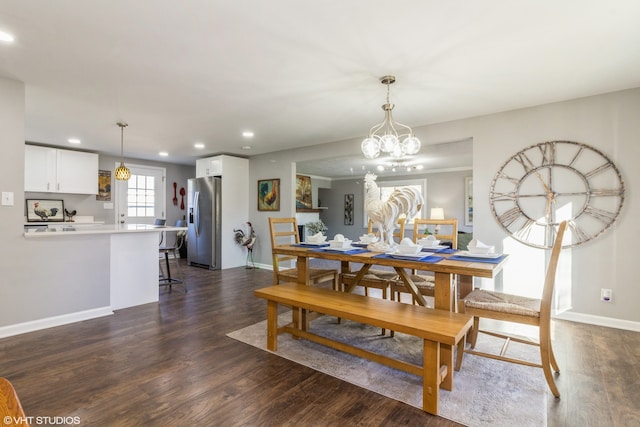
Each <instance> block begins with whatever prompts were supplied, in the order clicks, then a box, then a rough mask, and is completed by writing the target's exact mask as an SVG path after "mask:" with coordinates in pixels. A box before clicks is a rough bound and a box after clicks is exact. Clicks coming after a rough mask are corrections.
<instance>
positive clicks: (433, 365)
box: [422, 340, 440, 415]
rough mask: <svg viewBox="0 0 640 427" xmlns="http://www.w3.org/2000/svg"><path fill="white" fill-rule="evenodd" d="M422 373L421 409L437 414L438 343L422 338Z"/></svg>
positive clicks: (438, 393) (438, 389) (438, 395)
mask: <svg viewBox="0 0 640 427" xmlns="http://www.w3.org/2000/svg"><path fill="white" fill-rule="evenodd" d="M422 351H423V361H422V363H423V365H422V366H423V370H424V372H423V375H422V409H423V410H424V411H425V412H429V413H430V414H434V415H438V401H439V400H440V386H439V384H438V382H439V381H438V380H439V377H440V343H438V342H437V341H430V340H424V345H423V350H422Z"/></svg>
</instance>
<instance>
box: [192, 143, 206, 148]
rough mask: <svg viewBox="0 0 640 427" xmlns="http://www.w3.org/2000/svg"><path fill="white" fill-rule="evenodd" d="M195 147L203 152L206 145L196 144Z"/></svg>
mask: <svg viewBox="0 0 640 427" xmlns="http://www.w3.org/2000/svg"><path fill="white" fill-rule="evenodd" d="M193 146H194V147H195V148H197V149H198V150H202V149H203V148H204V144H203V143H202V142H196V143H195V144H193Z"/></svg>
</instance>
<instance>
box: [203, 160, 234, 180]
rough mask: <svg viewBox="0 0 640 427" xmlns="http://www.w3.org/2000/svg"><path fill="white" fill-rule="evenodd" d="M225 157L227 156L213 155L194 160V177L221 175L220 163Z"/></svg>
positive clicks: (221, 163)
mask: <svg viewBox="0 0 640 427" xmlns="http://www.w3.org/2000/svg"><path fill="white" fill-rule="evenodd" d="M225 157H229V156H215V157H207V158H206V159H198V160H196V178H202V177H205V176H222V165H223V159H224V158H225Z"/></svg>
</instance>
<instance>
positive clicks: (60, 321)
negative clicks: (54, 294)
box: [0, 307, 113, 338]
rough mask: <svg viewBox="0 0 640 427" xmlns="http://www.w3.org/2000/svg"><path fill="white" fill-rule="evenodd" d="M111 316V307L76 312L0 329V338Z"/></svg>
mask: <svg viewBox="0 0 640 427" xmlns="http://www.w3.org/2000/svg"><path fill="white" fill-rule="evenodd" d="M112 314H113V310H111V307H100V308H94V309H91V310H85V311H78V312H77V313H69V314H63V315H60V316H53V317H47V318H45V319H38V320H32V321H29V322H24V323H17V324H15V325H9V326H3V327H0V338H6V337H11V336H13V335H20V334H25V333H27V332H34V331H39V330H41V329H48V328H53V327H55V326H62V325H67V324H69V323H75V322H82V321H83V320H89V319H95V318H98V317H104V316H110V315H112Z"/></svg>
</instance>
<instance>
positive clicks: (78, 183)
mask: <svg viewBox="0 0 640 427" xmlns="http://www.w3.org/2000/svg"><path fill="white" fill-rule="evenodd" d="M24 159H25V165H24V191H37V192H44V193H74V194H98V155H97V154H95V153H84V152H81V151H72V150H59V149H56V148H50V147H40V146H37V145H25V156H24Z"/></svg>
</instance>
